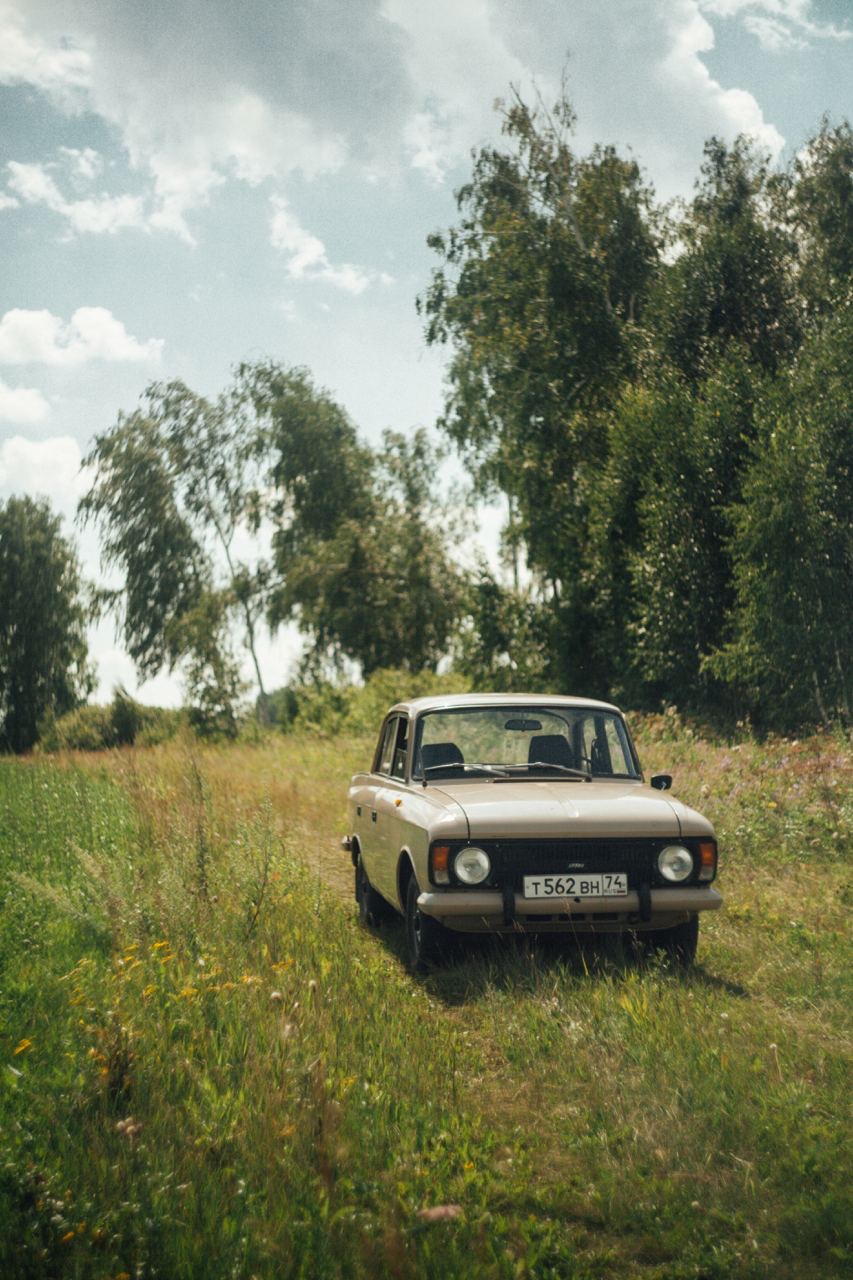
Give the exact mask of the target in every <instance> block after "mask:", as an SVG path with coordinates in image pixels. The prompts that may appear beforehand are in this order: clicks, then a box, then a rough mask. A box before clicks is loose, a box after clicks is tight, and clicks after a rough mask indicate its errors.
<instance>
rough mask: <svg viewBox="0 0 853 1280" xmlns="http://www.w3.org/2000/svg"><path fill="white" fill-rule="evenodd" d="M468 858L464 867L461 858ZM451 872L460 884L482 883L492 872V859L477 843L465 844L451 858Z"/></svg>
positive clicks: (472, 884)
mask: <svg viewBox="0 0 853 1280" xmlns="http://www.w3.org/2000/svg"><path fill="white" fill-rule="evenodd" d="M465 858H467V859H468V866H467V867H466V866H465V864H464V862H463V859H465ZM453 874H454V875H455V877H456V879H457V880H458V881H459V883H460V884H465V885H470V886H472V887H473V886H475V885H478V884H484V883H485V882H486V880H488V878H489V876H490V875H491V874H492V860H491V858H490V857H489V855H488V854H487V853H486V851H485V849H481V848H480V847H479V845H472V844H469V845H466V846H465V848H464V849H460V850H459V852H458V853H457V854H456V855H455V856H454V858H453Z"/></svg>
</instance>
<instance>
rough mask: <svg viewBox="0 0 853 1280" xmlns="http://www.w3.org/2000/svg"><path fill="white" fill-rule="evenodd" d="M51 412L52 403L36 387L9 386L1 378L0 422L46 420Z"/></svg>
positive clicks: (22, 422)
mask: <svg viewBox="0 0 853 1280" xmlns="http://www.w3.org/2000/svg"><path fill="white" fill-rule="evenodd" d="M49 413H50V405H49V404H48V402H47V400H46V399H45V398H44V396H43V395H42V393H41V392H40V391H39V390H37V389H36V388H35V387H9V386H7V385H6V383H5V382H4V381H3V379H2V378H0V422H18V423H21V424H24V423H33V422H44V420H45V418H46V417H47V416H48V414H49ZM16 438H17V437H16ZM3 447H4V448H5V445H4V446H3Z"/></svg>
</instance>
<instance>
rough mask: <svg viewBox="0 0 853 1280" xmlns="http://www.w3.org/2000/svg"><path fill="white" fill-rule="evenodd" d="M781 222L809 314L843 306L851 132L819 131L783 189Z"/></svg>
mask: <svg viewBox="0 0 853 1280" xmlns="http://www.w3.org/2000/svg"><path fill="white" fill-rule="evenodd" d="M779 205H780V217H781V218H782V219H784V220H785V221H786V222H787V224H788V226H789V227H790V230H791V234H792V235H793V236H794V238H795V239H796V242H797V245H798V250H799V261H800V266H799V287H800V291H801V293H802V295H803V298H804V301H805V304H806V306H807V308H808V309H809V311H810V312H811V313H812V314H818V315H820V314H821V313H823V312H825V311H826V309H827V308H828V307H831V306H832V305H833V304H834V303H835V302H836V301H843V299H844V297H845V296H846V294H847V292H848V291H849V288H850V284H851V277H853V129H851V127H850V124H849V123H848V122H847V121H846V120H845V121H843V122H842V123H841V124H840V125H835V126H833V125H831V124H830V122H829V120H824V121H823V123H822V124H821V127H820V130H819V131H818V133H817V134H816V135H815V136H814V138H812V139H811V141H810V142H809V143H808V144H807V146H805V147H804V148H803V149H802V151H801V152H800V153H799V154H798V155H797V156H796V158H795V160H794V162H793V165H792V169H791V172H790V174H789V175H788V177H787V180H786V181H785V182H784V183H782V184H781V198H780V200H779Z"/></svg>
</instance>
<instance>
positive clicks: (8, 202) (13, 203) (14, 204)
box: [0, 191, 21, 209]
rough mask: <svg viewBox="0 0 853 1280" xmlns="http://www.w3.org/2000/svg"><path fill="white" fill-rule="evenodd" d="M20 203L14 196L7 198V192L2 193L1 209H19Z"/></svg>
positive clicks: (0, 198) (0, 193)
mask: <svg viewBox="0 0 853 1280" xmlns="http://www.w3.org/2000/svg"><path fill="white" fill-rule="evenodd" d="M20 203H21V202H20V200H16V199H15V197H14V196H7V195H6V193H5V191H0V209H17V208H18V207H19V205H20Z"/></svg>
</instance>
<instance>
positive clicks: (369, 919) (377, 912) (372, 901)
mask: <svg viewBox="0 0 853 1280" xmlns="http://www.w3.org/2000/svg"><path fill="white" fill-rule="evenodd" d="M355 900H356V902H357V903H358V918H359V920H360V921H361V923H362V924H363V925H364V926H365V927H366V928H368V929H378V927H379V925H380V924H382V922H383V920H385V919H386V918H387V907H386V905H385V899H384V898H383V897H382V894H381V893H377V892H376V890H375V889H374V887H373V885H372V884H371V883H370V881H369V880H368V878H367V872H366V871H365V869H364V866H363V865H362V861H361V858H359V860H358V862H357V863H356V864H355Z"/></svg>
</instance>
